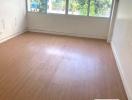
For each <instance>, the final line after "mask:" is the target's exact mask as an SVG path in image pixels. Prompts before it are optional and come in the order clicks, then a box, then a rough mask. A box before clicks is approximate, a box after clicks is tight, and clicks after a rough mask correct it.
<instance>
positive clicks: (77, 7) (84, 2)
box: [68, 0, 88, 16]
mask: <svg viewBox="0 0 132 100" xmlns="http://www.w3.org/2000/svg"><path fill="white" fill-rule="evenodd" d="M68 14H71V15H83V16H87V15H88V0H69V5H68Z"/></svg>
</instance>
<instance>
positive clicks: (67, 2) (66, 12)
mask: <svg viewBox="0 0 132 100" xmlns="http://www.w3.org/2000/svg"><path fill="white" fill-rule="evenodd" d="M68 5H69V0H66V8H65V9H66V11H65V14H66V15H68Z"/></svg>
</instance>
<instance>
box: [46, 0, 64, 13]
mask: <svg viewBox="0 0 132 100" xmlns="http://www.w3.org/2000/svg"><path fill="white" fill-rule="evenodd" d="M65 6H66V1H65V0H48V7H47V13H59V14H65Z"/></svg>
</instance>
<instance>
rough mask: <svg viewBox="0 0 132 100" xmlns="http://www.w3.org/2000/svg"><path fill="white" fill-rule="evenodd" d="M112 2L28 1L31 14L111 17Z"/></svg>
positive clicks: (100, 0) (91, 0)
mask: <svg viewBox="0 0 132 100" xmlns="http://www.w3.org/2000/svg"><path fill="white" fill-rule="evenodd" d="M111 6H112V0H28V11H29V12H44V13H58V14H68V15H82V16H95V17H110V13H111Z"/></svg>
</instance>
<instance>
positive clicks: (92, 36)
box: [27, 28, 107, 40]
mask: <svg viewBox="0 0 132 100" xmlns="http://www.w3.org/2000/svg"><path fill="white" fill-rule="evenodd" d="M27 31H29V32H39V33H48V34H55V35H66V36H75V37H86V38H95V39H104V40H106V39H107V36H97V35H88V34H77V33H65V32H56V31H48V30H41V29H36V28H27Z"/></svg>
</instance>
